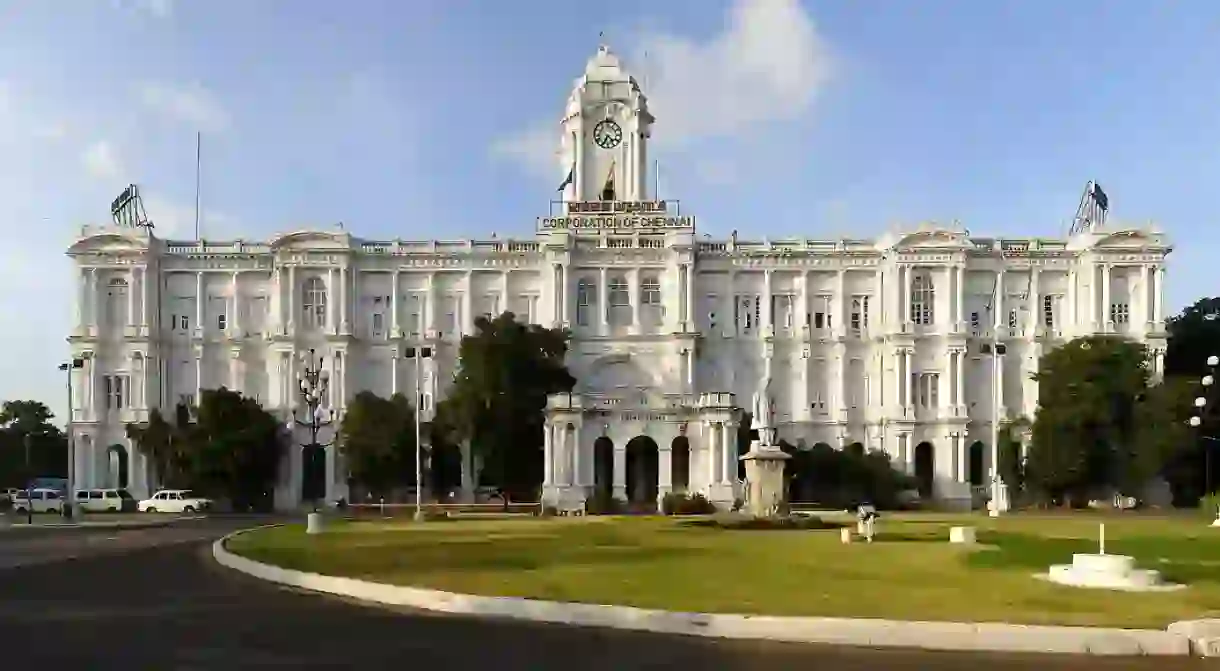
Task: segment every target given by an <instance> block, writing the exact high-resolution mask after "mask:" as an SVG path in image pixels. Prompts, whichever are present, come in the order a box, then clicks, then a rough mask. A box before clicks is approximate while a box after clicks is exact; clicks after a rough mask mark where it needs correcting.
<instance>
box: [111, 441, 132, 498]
mask: <svg viewBox="0 0 1220 671" xmlns="http://www.w3.org/2000/svg"><path fill="white" fill-rule="evenodd" d="M106 457H107V459H108V465H109V470H110V478H109V480H110V483H112V486H114V487H117V488H118V489H127V486H128V479H129V478H128V476H129V472H128V471H129V464H128V457H127V448H126V447H123V446H122V445H120V444H118V443H115V444H114V445H111V446H110V447H109V448H107V449H106Z"/></svg>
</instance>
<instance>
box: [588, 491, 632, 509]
mask: <svg viewBox="0 0 1220 671" xmlns="http://www.w3.org/2000/svg"><path fill="white" fill-rule="evenodd" d="M626 510H627V502H626V501H624V500H622V499H616V498H614V495H613V494H611V493H609V492H605V491H601V492H595V493H594V494H593V496H590V497H589V498H588V499H586V500H585V513H586V514H588V515H621V514H623V513H624V512H625V511H626Z"/></svg>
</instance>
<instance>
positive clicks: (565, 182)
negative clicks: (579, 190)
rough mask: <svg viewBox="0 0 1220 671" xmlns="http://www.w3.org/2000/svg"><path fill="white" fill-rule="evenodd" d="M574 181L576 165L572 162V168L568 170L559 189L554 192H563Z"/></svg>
mask: <svg viewBox="0 0 1220 671" xmlns="http://www.w3.org/2000/svg"><path fill="white" fill-rule="evenodd" d="M575 181H576V163H575V162H573V163H572V167H571V168H570V169H569V170H568V176H567V177H565V178H564V180H563V184H560V185H559V188H558V189H555V190H556V191H563V190H564V189H566V188H568V185H569V184H571V183H572V182H575Z"/></svg>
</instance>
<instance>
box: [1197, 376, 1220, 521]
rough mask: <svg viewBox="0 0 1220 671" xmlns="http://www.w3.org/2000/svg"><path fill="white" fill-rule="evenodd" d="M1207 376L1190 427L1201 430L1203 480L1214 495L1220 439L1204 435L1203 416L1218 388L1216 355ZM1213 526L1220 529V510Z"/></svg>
mask: <svg viewBox="0 0 1220 671" xmlns="http://www.w3.org/2000/svg"><path fill="white" fill-rule="evenodd" d="M1206 363H1207V374H1206V375H1204V376H1203V379H1201V380H1199V383H1200V384H1202V385H1203V394H1202V395H1201V396H1198V397H1196V398H1195V412H1196V413H1198V414H1196V415H1194V416H1192V417H1191V418H1190V425H1191V426H1193V427H1194V428H1196V429H1199V438H1201V439H1202V440H1204V441H1207V442H1205V443H1203V464H1204V466H1203V478H1204V492H1203V493H1204V495H1207V494H1211V493H1212V448H1211V444H1210V443H1213V442H1220V439H1218V438H1216V437H1214V436H1209V435H1207V434H1205V433H1203V430H1202V427H1203V416H1204V415H1205V414H1206V413H1207V405H1208V401H1209V399H1208V396H1210V395H1211V391H1212V388H1213V387H1215V386H1216V375H1215V373H1216V367H1217V366H1220V356H1216V355H1215V354H1213V355H1211V356H1209V357H1207V362H1206ZM1212 526H1214V527H1220V510H1218V511H1216V521H1215V522H1212Z"/></svg>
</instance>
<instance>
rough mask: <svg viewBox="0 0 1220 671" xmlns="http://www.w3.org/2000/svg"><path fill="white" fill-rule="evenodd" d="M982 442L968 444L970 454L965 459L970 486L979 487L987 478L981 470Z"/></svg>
mask: <svg viewBox="0 0 1220 671" xmlns="http://www.w3.org/2000/svg"><path fill="white" fill-rule="evenodd" d="M983 449H984V448H983V441H981V440H976V441H974V442H973V443H970V453H969V456H968V457H967V462H966V463H967V465H968V466H969V468H970V470H969V473H970V484H972V485H981V484H983V480H984V479H985V478H986V477H987V476H986V474H985V473H984V470H983V466H984V464H983Z"/></svg>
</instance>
